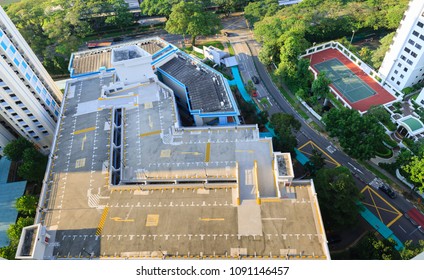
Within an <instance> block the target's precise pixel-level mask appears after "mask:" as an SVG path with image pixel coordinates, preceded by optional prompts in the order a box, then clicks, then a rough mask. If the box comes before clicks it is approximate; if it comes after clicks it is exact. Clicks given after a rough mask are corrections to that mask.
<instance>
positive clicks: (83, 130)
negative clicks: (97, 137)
mask: <svg viewBox="0 0 424 280" xmlns="http://www.w3.org/2000/svg"><path fill="white" fill-rule="evenodd" d="M95 129H96V127H95V126H92V127H88V128H84V129H80V130H77V131H74V135H78V134H81V133H85V132H90V131H93V130H95Z"/></svg>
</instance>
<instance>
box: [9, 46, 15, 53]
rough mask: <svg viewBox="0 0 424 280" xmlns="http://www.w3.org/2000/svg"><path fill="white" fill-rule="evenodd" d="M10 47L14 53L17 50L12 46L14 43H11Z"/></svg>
mask: <svg viewBox="0 0 424 280" xmlns="http://www.w3.org/2000/svg"><path fill="white" fill-rule="evenodd" d="M9 49H10V50H11V51H12V52H13V53H15V52H16V49H15V47H14V46H12V45H10V47H9Z"/></svg>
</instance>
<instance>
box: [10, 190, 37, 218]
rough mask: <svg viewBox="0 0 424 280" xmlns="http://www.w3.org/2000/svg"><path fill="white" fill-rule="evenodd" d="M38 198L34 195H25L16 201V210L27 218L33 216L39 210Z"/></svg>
mask: <svg viewBox="0 0 424 280" xmlns="http://www.w3.org/2000/svg"><path fill="white" fill-rule="evenodd" d="M37 203H38V198H37V197H36V196H33V195H23V196H21V197H20V198H18V199H17V200H16V205H15V206H16V209H17V210H18V211H19V212H20V213H22V214H23V215H25V216H33V215H34V214H35V211H36V209H37Z"/></svg>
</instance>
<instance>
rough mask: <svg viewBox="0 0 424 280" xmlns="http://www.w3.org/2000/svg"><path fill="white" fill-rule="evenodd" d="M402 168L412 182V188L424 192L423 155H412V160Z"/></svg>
mask: <svg viewBox="0 0 424 280" xmlns="http://www.w3.org/2000/svg"><path fill="white" fill-rule="evenodd" d="M402 169H403V170H404V171H405V172H406V173H408V174H409V179H410V180H411V181H412V182H413V183H414V189H418V190H419V191H420V192H421V193H422V192H424V157H421V158H419V157H417V156H414V157H412V161H411V162H410V163H409V164H407V165H405V166H403V167H402Z"/></svg>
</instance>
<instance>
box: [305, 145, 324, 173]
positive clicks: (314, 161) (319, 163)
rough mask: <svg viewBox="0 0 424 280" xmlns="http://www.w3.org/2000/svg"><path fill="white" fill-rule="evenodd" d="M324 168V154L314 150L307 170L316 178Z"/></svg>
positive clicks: (307, 164)
mask: <svg viewBox="0 0 424 280" xmlns="http://www.w3.org/2000/svg"><path fill="white" fill-rule="evenodd" d="M324 166H325V158H324V157H323V156H322V153H321V152H319V151H318V150H316V149H313V150H312V154H311V156H310V157H309V161H308V162H307V163H306V165H305V167H306V169H308V171H309V173H310V175H311V176H312V177H315V175H316V173H317V172H318V171H319V170H320V169H321V168H323V167H324Z"/></svg>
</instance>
